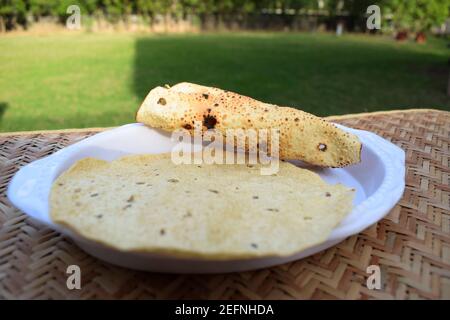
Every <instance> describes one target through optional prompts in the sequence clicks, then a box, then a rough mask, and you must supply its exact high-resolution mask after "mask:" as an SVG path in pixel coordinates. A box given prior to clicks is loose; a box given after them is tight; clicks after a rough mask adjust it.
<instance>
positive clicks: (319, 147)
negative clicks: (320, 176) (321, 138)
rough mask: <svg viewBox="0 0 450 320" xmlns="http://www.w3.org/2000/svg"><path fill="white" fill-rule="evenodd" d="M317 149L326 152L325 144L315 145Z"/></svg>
mask: <svg viewBox="0 0 450 320" xmlns="http://www.w3.org/2000/svg"><path fill="white" fill-rule="evenodd" d="M317 149H319V151H326V150H327V145H326V144H325V143H319V144H318V145H317Z"/></svg>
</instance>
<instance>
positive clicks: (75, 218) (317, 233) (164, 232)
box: [50, 154, 354, 259]
mask: <svg viewBox="0 0 450 320" xmlns="http://www.w3.org/2000/svg"><path fill="white" fill-rule="evenodd" d="M260 167H261V165H259V164H257V165H248V164H241V165H229V164H228V165H225V164H224V165H217V164H214V165H206V164H203V165H194V164H191V165H176V164H174V163H173V162H172V161H171V157H170V154H163V155H134V156H127V157H124V158H120V159H117V160H115V161H112V162H107V161H103V160H97V159H93V158H86V159H82V160H80V161H78V162H77V163H75V164H74V165H73V166H72V167H71V168H70V169H69V170H67V171H66V172H64V173H63V174H62V175H60V176H59V177H58V179H57V180H56V181H55V182H54V184H53V187H52V191H51V196H50V202H51V203H50V209H51V210H50V211H51V217H52V219H53V220H54V221H55V222H56V223H58V224H62V225H64V226H66V227H68V228H70V229H71V230H72V231H74V232H76V233H78V234H80V235H82V236H84V237H86V238H88V239H91V240H94V241H96V242H99V243H102V244H104V245H107V246H109V247H113V248H116V249H119V250H123V251H134V252H151V253H161V254H168V255H176V256H184V257H201V258H215V259H235V258H253V257H264V256H286V255H290V254H293V253H295V252H298V251H301V250H303V249H306V248H308V247H311V246H314V245H317V244H319V243H322V242H324V241H325V240H326V239H327V238H328V236H329V235H330V233H331V231H332V229H333V228H334V227H335V226H336V225H338V224H339V222H340V221H341V220H342V219H343V218H344V217H345V216H346V215H347V214H348V213H350V211H351V209H352V199H353V194H354V192H353V191H354V190H350V189H349V188H347V187H345V186H343V185H339V184H338V185H329V184H327V183H325V182H324V181H323V180H322V179H321V178H320V177H319V176H318V175H317V174H316V173H314V172H311V171H309V170H306V169H301V168H298V167H296V166H294V165H293V164H291V163H288V162H280V167H279V171H278V173H277V174H275V175H271V176H265V175H261V174H260Z"/></svg>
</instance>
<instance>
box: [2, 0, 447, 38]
mask: <svg viewBox="0 0 450 320" xmlns="http://www.w3.org/2000/svg"><path fill="white" fill-rule="evenodd" d="M73 4H76V5H79V6H80V8H81V11H82V13H83V14H84V15H87V16H90V17H100V16H101V17H103V18H105V19H106V20H108V21H110V22H113V23H114V22H117V21H120V20H124V21H126V20H127V19H129V17H130V15H137V16H139V17H142V18H144V20H145V21H148V22H150V23H151V21H152V19H155V17H156V16H157V15H166V16H167V15H169V16H170V17H171V18H175V19H176V18H178V19H183V18H185V17H186V16H187V15H190V16H196V17H197V18H199V20H200V21H202V18H204V16H206V15H213V16H215V17H216V18H220V16H228V17H229V16H231V17H234V18H235V19H237V20H239V19H240V20H242V19H243V20H245V19H246V18H248V16H251V15H264V14H274V13H275V14H278V15H281V16H286V17H288V16H292V15H315V16H320V17H324V18H328V19H336V17H338V18H339V17H342V18H345V20H346V21H347V26H348V27H349V28H351V29H358V28H359V29H364V28H363V27H362V26H363V24H364V23H365V18H366V8H367V7H368V6H369V5H372V4H377V5H379V6H380V8H381V9H382V13H383V14H385V15H386V16H387V17H390V19H389V20H388V21H389V22H390V23H391V25H392V26H393V27H394V29H404V30H411V31H426V30H429V29H430V28H432V27H436V26H439V25H441V24H442V23H444V21H445V19H446V18H448V16H449V7H450V0H378V1H372V0H0V30H13V29H16V28H19V27H21V28H27V27H28V26H29V25H30V24H31V23H33V22H36V21H39V20H40V19H41V18H43V17H55V18H58V19H59V21H60V22H64V21H65V19H66V18H67V16H68V14H67V13H66V10H67V8H68V6H70V5H73Z"/></svg>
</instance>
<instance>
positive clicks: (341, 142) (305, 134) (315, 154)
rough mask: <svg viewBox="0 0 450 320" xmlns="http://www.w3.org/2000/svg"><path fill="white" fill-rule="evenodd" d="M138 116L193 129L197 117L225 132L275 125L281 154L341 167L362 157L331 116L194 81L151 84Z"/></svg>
mask: <svg viewBox="0 0 450 320" xmlns="http://www.w3.org/2000/svg"><path fill="white" fill-rule="evenodd" d="M136 121H138V122H142V123H144V124H146V125H148V126H151V127H154V128H160V129H163V130H166V131H174V130H176V129H179V128H185V129H187V130H190V131H192V130H193V129H194V123H195V122H199V123H201V124H203V126H202V127H203V131H205V130H207V129H216V130H218V131H219V132H221V133H222V135H223V136H225V137H226V135H227V130H229V129H244V130H246V129H255V130H260V129H279V130H280V139H279V157H280V158H281V159H288V160H289V159H290V160H293V159H295V160H302V161H305V162H307V163H310V164H313V165H316V166H321V167H344V166H347V165H351V164H355V163H358V162H360V160H361V143H360V142H359V140H358V137H357V136H355V135H354V134H351V133H347V132H345V131H343V130H341V129H339V128H337V127H336V126H335V125H334V124H332V123H331V122H328V121H326V120H324V119H322V118H319V117H316V116H314V115H312V114H309V113H306V112H303V111H300V110H297V109H294V108H288V107H279V106H276V105H273V104H268V103H264V102H261V101H258V100H255V99H252V98H249V97H246V96H243V95H240V94H237V93H234V92H230V91H225V90H221V89H218V88H212V87H206V86H200V85H197V84H193V83H187V82H183V83H179V84H177V85H175V86H173V87H170V88H165V87H156V88H154V89H153V90H151V91H150V93H149V94H148V95H147V97H146V98H145V100H144V102H143V103H142V105H141V107H140V108H139V110H138V112H137V114H136Z"/></svg>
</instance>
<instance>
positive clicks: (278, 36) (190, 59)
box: [0, 33, 450, 131]
mask: <svg viewBox="0 0 450 320" xmlns="http://www.w3.org/2000/svg"><path fill="white" fill-rule="evenodd" d="M447 59H448V49H447V47H446V43H445V42H444V41H443V40H436V39H431V40H430V41H429V42H428V43H427V44H426V45H417V44H414V43H403V44H399V43H396V42H394V41H393V40H391V39H389V38H381V37H371V36H363V35H346V36H343V37H341V38H337V37H335V36H334V35H331V34H306V33H305V34H298V33H237V34H206V35H171V36H143V35H133V34H120V35H105V34H101V35H100V34H74V35H49V36H31V35H27V36H24V35H8V36H3V37H0V131H16V130H36V129H56V128H76V127H97V126H114V125H120V124H125V123H129V122H133V121H134V114H135V112H136V110H137V108H138V106H139V104H140V102H141V101H142V100H143V98H144V97H145V95H146V93H147V92H148V91H149V90H150V89H151V88H152V87H154V86H157V85H163V84H174V83H177V82H180V81H191V82H197V83H201V84H206V85H211V86H218V87H222V88H226V89H229V90H233V91H237V92H239V93H243V94H246V95H249V96H252V97H255V98H257V99H261V100H263V101H267V102H272V103H276V104H280V105H287V106H295V107H298V108H301V109H303V110H305V111H309V112H312V113H314V114H317V115H320V116H324V115H331V114H346V113H354V112H365V111H374V110H389V109H402V108H439V109H447V110H449V109H450V99H449V98H448V97H447V96H446V88H447V79H448V65H447Z"/></svg>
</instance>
